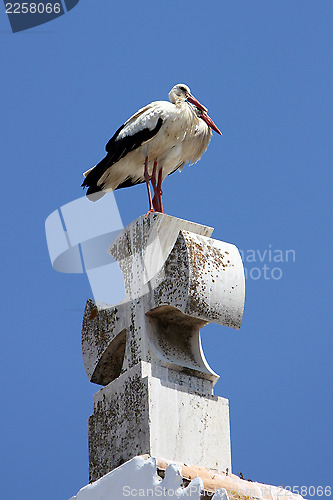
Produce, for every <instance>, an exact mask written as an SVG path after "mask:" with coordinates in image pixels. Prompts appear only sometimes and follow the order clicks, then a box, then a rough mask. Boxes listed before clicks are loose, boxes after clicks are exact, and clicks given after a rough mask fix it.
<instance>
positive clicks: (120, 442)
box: [82, 213, 245, 481]
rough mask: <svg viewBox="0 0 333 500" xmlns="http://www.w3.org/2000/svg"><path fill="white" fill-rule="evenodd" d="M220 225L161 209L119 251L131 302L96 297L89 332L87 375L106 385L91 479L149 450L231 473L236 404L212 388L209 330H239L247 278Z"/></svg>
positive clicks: (99, 403) (137, 225)
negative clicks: (203, 333) (219, 235)
mask: <svg viewBox="0 0 333 500" xmlns="http://www.w3.org/2000/svg"><path fill="white" fill-rule="evenodd" d="M211 232H212V228H209V227H205V226H201V225H199V224H194V223H192V222H188V221H183V220H181V219H177V218H175V217H170V216H168V215H165V214H160V213H153V214H150V215H149V216H148V217H145V216H143V217H140V218H138V219H137V220H135V221H133V222H132V223H131V224H130V225H129V226H127V227H126V228H125V229H124V230H123V231H122V233H121V234H120V235H119V236H118V238H117V239H116V240H115V242H114V244H113V245H112V248H111V249H110V253H111V254H112V255H113V256H114V257H115V258H116V260H117V262H118V263H119V265H120V267H121V270H122V273H123V276H124V282H125V289H126V299H125V300H124V301H123V302H121V303H119V304H117V305H114V306H108V305H106V304H104V305H103V304H94V303H93V302H92V301H88V302H87V306H86V310H85V314H84V320H83V329H82V351H83V360H84V365H85V369H86V372H87V375H88V377H89V379H90V380H91V381H92V382H94V383H97V384H101V385H104V386H106V387H105V388H104V389H101V390H100V391H99V392H98V393H97V394H96V395H95V397H94V413H93V414H92V415H91V417H90V419H89V463H90V480H91V481H93V480H95V479H97V478H99V477H101V476H103V475H104V474H106V473H107V472H109V471H110V470H112V469H114V468H115V467H118V466H119V465H121V464H122V463H123V462H125V461H126V460H129V459H130V458H132V457H133V456H136V455H138V454H145V453H148V454H149V455H157V456H163V457H165V458H167V459H169V460H175V461H180V462H188V463H195V464H198V465H201V466H203V467H212V468H215V469H219V470H225V469H226V468H228V469H229V471H230V470H231V452H230V429H229V406H228V401H227V400H226V399H224V398H218V397H216V396H214V395H213V387H214V385H215V383H216V382H217V380H218V378H219V377H218V375H217V374H216V373H214V371H213V370H212V369H211V368H210V367H209V365H208V363H207V361H206V359H205V356H204V354H203V351H202V347H201V339H200V329H201V328H202V327H203V326H204V325H206V324H208V323H209V322H215V323H218V324H221V325H225V326H229V327H232V328H236V329H238V328H239V327H240V324H241V320H242V314H243V307H244V295H245V285H244V283H245V282H244V272H243V265H242V261H241V257H240V254H239V252H238V250H237V248H236V247H235V246H234V245H231V244H229V243H224V242H221V241H217V240H214V239H212V238H210V237H209V236H210V235H211ZM110 286H112V284H110Z"/></svg>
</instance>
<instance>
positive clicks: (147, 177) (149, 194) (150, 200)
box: [145, 156, 155, 217]
mask: <svg viewBox="0 0 333 500" xmlns="http://www.w3.org/2000/svg"><path fill="white" fill-rule="evenodd" d="M149 180H150V179H149V174H148V156H146V159H145V181H146V185H147V191H148V199H149V210H148V212H147V214H146V217H147V215H148V214H149V213H150V212H155V210H154V207H153V202H152V199H151V192H150V185H149Z"/></svg>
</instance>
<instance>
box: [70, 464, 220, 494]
mask: <svg viewBox="0 0 333 500" xmlns="http://www.w3.org/2000/svg"><path fill="white" fill-rule="evenodd" d="M182 482H183V478H182V474H181V469H180V467H179V466H178V465H169V467H168V468H167V470H166V473H165V478H164V479H161V478H160V477H159V476H158V475H157V467H156V460H155V459H154V458H150V459H148V460H145V459H144V458H142V457H135V458H132V460H129V461H128V462H126V463H125V464H123V465H121V466H120V467H118V468H117V469H115V470H113V471H112V472H109V473H108V474H106V475H105V476H103V477H102V478H100V479H98V480H97V481H95V482H94V483H91V484H88V485H87V486H84V487H83V488H82V489H81V490H80V491H79V492H78V493H77V495H75V496H73V497H72V498H71V499H70V500H119V499H120V498H146V497H148V498H149V499H157V498H159V499H160V498H162V499H163V498H173V499H183V498H184V499H185V498H188V499H191V500H200V495H201V494H202V493H203V482H202V480H201V479H200V478H199V477H197V478H195V479H193V480H192V481H191V482H190V484H189V485H188V486H187V487H186V488H183V487H182ZM212 500H229V498H228V495H227V493H226V491H225V490H224V489H221V490H218V491H217V492H216V493H215V494H214V496H213V497H212Z"/></svg>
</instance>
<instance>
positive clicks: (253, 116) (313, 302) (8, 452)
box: [0, 0, 333, 500]
mask: <svg viewBox="0 0 333 500" xmlns="http://www.w3.org/2000/svg"><path fill="white" fill-rule="evenodd" d="M332 14H333V5H332V2H331V1H326V0H321V1H320V2H316V1H314V0H312V1H308V0H293V1H292V2H291V1H290V0H288V1H286V0H281V1H279V2H273V1H270V2H268V1H267V0H265V1H264V0H254V1H252V2H249V1H244V0H243V1H238V2H226V1H224V0H222V1H220V2H205V3H202V2H198V1H196V0H192V1H184V2H176V1H166V2H152V1H145V2H137V1H128V2H122V3H121V2H111V1H109V0H99V1H98V2H92V1H85V0H81V1H80V2H79V4H78V5H77V6H76V7H75V8H74V9H73V10H72V11H71V12H69V13H67V14H66V15H64V16H62V17H61V18H59V19H56V20H54V21H52V22H50V23H48V24H45V25H43V26H40V27H39V28H35V29H32V30H30V31H25V32H21V33H16V34H12V33H11V31H10V26H9V22H8V19H7V17H6V15H5V13H4V9H3V8H2V10H1V15H0V40H1V45H2V50H1V56H0V57H1V69H2V78H1V84H0V85H1V87H2V103H1V164H2V169H1V174H2V193H1V194H2V196H1V205H2V208H1V211H2V234H3V237H2V245H1V254H2V262H3V266H2V335H1V354H2V382H1V386H2V390H1V393H2V410H1V414H0V415H1V416H0V423H1V426H0V428H1V432H2V437H1V451H0V460H1V472H2V478H3V479H2V482H1V486H0V490H1V495H0V496H1V498H4V499H6V500H18V499H21V498H33V499H34V500H39V499H40V500H42V499H43V498H45V495H46V492H47V498H48V499H49V500H59V499H61V500H62V499H66V498H69V497H70V496H71V495H74V494H75V493H76V492H77V491H78V490H79V488H80V487H82V486H83V485H85V484H86V483H87V482H88V453H87V419H88V416H89V415H90V413H91V412H92V395H93V393H94V392H96V390H97V389H98V387H97V386H94V385H93V384H90V383H89V382H88V379H87V377H86V375H85V372H84V368H83V363H82V358H81V345H80V342H81V341H80V335H81V333H80V331H81V321H82V315H83V310H84V306H85V301H86V299H87V298H88V297H90V296H91V292H90V289H89V285H88V281H87V279H86V277H85V276H84V275H70V274H60V273H56V272H55V271H54V270H53V269H52V267H51V264H50V261H49V257H48V251H47V246H46V241H45V234H44V221H45V219H46V217H47V216H48V215H49V214H50V213H51V212H53V211H54V210H56V209H57V208H59V207H60V206H62V205H64V204H66V203H68V202H70V201H72V200H74V199H76V198H78V197H79V196H81V194H82V191H81V188H80V184H81V182H82V172H83V171H85V170H87V169H88V168H90V167H91V166H92V165H94V164H95V163H96V161H97V160H98V159H99V158H101V157H102V155H103V151H104V145H105V144H106V142H107V140H108V139H109V138H110V136H111V135H112V134H113V132H114V131H115V130H116V129H117V128H118V127H119V126H120V125H121V124H122V123H123V121H124V120H125V119H127V118H128V117H129V116H130V115H131V114H132V113H134V112H135V111H136V110H137V109H138V108H139V107H141V106H143V105H145V104H147V103H149V102H150V101H153V100H157V99H167V94H168V92H169V90H170V89H171V87H172V86H173V85H174V84H175V83H179V82H185V83H187V84H188V85H189V86H190V87H191V90H192V92H193V94H194V95H195V96H196V97H197V98H198V99H199V100H200V101H201V102H203V103H204V104H205V105H206V106H207V107H208V108H209V112H210V115H211V117H212V118H213V120H214V121H215V123H216V124H217V125H218V126H219V128H220V129H221V130H222V132H223V136H222V137H220V136H217V135H216V134H214V137H213V139H212V141H211V144H210V146H209V148H208V150H207V152H206V153H205V155H204V156H203V158H202V159H201V161H200V162H199V163H198V164H196V165H195V166H192V167H186V168H185V169H184V170H183V172H182V173H181V174H178V173H176V174H175V175H173V176H170V177H169V178H168V179H167V180H166V181H165V183H164V205H165V211H166V212H167V213H168V214H170V215H175V216H177V217H181V218H184V219H188V220H192V221H195V222H199V223H202V224H206V225H210V226H213V227H215V231H214V233H213V237H215V238H216V239H221V240H224V241H227V242H230V243H234V244H236V245H237V246H238V247H239V248H240V249H242V250H243V251H244V255H245V256H248V255H249V253H248V250H254V251H255V252H258V251H259V252H260V254H261V255H263V252H264V251H265V250H267V254H266V255H268V250H269V249H271V250H272V251H274V250H281V251H282V252H283V255H285V252H286V250H293V251H294V252H295V259H294V260H295V261H293V260H292V261H289V262H280V263H276V262H274V261H271V262H269V261H268V257H266V258H265V259H266V260H265V261H264V264H266V265H267V266H268V267H269V268H270V270H272V269H273V268H274V267H279V268H280V269H281V271H282V277H281V279H273V278H272V277H271V275H269V277H270V279H264V277H263V276H261V277H260V279H251V278H249V279H248V280H247V284H246V306H245V313H244V320H243V324H242V328H241V330H240V331H239V332H236V331H233V330H231V329H228V328H224V327H221V326H217V325H209V326H208V327H206V328H205V329H204V330H203V332H202V338H203V345H204V351H205V355H206V358H207V360H208V362H209V364H210V365H211V366H212V368H213V369H214V370H215V371H216V372H217V373H218V374H219V375H220V376H221V378H220V381H219V382H218V384H217V385H216V394H218V395H220V396H224V397H227V398H229V400H230V414H231V439H232V462H233V471H234V472H235V473H239V472H240V471H242V472H243V474H244V477H245V478H251V479H253V480H257V481H261V482H265V483H268V484H276V485H282V484H283V485H288V486H291V487H293V486H306V487H307V488H309V487H310V486H315V487H317V486H323V487H325V486H328V485H330V486H331V485H332V484H331V483H332V465H333V464H332V451H331V450H332V390H331V382H332V369H331V365H332V335H331V331H332V328H331V320H330V318H329V314H328V313H329V311H330V310H331V307H332V306H331V301H330V300H329V299H330V297H331V274H330V269H329V264H330V262H331V248H332V236H331V235H332V229H331V218H330V217H329V215H330V209H331V198H332V189H331V187H330V182H331V181H332V109H333V106H332V84H333V82H332V80H333V68H332V45H333V32H332ZM116 199H117V203H118V206H119V210H120V214H121V217H122V219H123V222H124V224H128V223H129V222H130V221H132V220H133V219H135V218H136V217H138V216H140V215H142V214H143V213H145V212H146V210H147V199H146V192H145V187H144V185H141V186H137V187H135V188H130V189H125V190H121V191H120V192H117V193H116ZM256 255H257V257H256V259H257V260H256V262H245V265H246V267H247V268H248V272H249V273H250V272H251V269H253V268H259V269H261V268H262V267H263V263H262V262H260V260H259V257H258V253H256ZM275 273H277V272H276V271H275ZM252 275H253V276H257V275H258V271H252ZM275 276H277V274H275ZM307 496H308V498H309V495H307Z"/></svg>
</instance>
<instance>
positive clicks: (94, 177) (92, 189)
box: [82, 117, 163, 196]
mask: <svg viewBox="0 0 333 500" xmlns="http://www.w3.org/2000/svg"><path fill="white" fill-rule="evenodd" d="M162 125H163V120H162V118H161V117H160V118H159V119H158V120H157V123H156V126H155V127H154V128H153V129H149V128H144V129H142V130H140V131H139V132H137V133H136V134H133V135H127V136H125V137H122V138H121V139H117V138H118V136H119V133H120V132H121V131H122V129H123V128H124V127H125V124H124V125H122V126H121V127H119V129H118V130H117V131H116V132H115V134H114V135H113V136H112V137H111V139H110V140H109V142H108V143H107V145H106V147H105V150H106V152H107V155H106V156H105V158H103V159H102V160H101V161H100V162H99V163H98V164H97V165H96V166H95V167H94V168H93V169H92V170H91V172H89V174H88V175H87V177H86V178H85V179H84V181H83V183H82V187H88V191H87V196H89V195H91V194H93V193H96V192H99V191H102V189H103V186H98V185H97V183H98V181H99V179H100V178H101V177H102V175H103V174H104V173H105V172H106V171H107V169H108V168H110V167H111V166H112V165H114V164H115V163H117V162H118V161H119V160H121V159H122V158H124V157H125V156H126V155H127V154H128V153H130V152H131V151H134V150H135V149H137V148H138V147H140V146H141V145H142V144H143V143H144V142H147V141H149V140H150V139H152V138H153V137H154V136H155V135H156V134H157V133H158V131H159V130H160V128H161V127H162ZM133 184H136V183H133V182H132V181H131V180H130V179H126V180H125V181H124V182H123V183H121V184H120V185H119V186H118V187H117V189H120V188H122V187H128V186H132V185H133Z"/></svg>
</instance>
